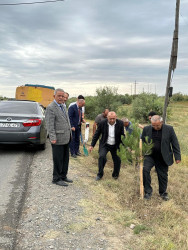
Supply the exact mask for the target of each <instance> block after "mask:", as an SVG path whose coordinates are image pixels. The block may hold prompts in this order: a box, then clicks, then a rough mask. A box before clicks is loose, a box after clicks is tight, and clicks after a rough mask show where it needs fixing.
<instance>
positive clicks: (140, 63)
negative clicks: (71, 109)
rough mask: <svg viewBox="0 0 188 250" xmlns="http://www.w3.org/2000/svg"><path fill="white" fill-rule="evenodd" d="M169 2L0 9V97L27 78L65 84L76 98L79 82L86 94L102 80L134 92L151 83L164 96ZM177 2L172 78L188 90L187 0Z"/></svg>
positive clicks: (107, 0)
mask: <svg viewBox="0 0 188 250" xmlns="http://www.w3.org/2000/svg"><path fill="white" fill-rule="evenodd" d="M25 1H28V2H30V0H25ZM7 2H11V1H10V0H7ZM14 2H20V1H19V0H14ZM175 7H176V6H175V1H174V3H171V4H169V0H163V1H156V0H142V1H140V0H135V1H132V0H127V1H125V0H116V1H114V0H113V1H112V0H102V1H101V0H95V1H88V0H79V1H78V0H65V1H64V2H57V3H53V4H50V3H49V4H35V5H30V6H28V5H27V6H26V5H21V6H14V7H13V6H11V7H0V32H1V36H0V44H1V48H0V95H4V96H6V95H7V96H10V97H12V96H14V92H15V89H16V87H17V86H19V85H24V84H27V83H32V84H35V83H36V84H46V85H50V86H51V85H53V86H55V87H58V86H59V85H61V84H62V83H63V84H64V86H65V87H64V88H67V89H68V92H69V93H70V95H75V96H76V95H77V93H78V92H79V88H80V86H81V87H82V89H83V90H84V91H85V95H90V94H94V93H95V89H96V87H97V86H104V85H106V84H109V85H117V86H119V88H120V89H122V90H123V91H128V90H129V92H130V89H131V87H130V86H131V84H133V83H134V81H135V80H136V81H138V82H139V84H138V85H140V87H138V89H139V88H140V91H141V90H142V89H143V88H144V86H148V85H151V86H156V88H155V87H153V91H154V90H156V91H157V93H158V94H160V95H161V94H163V95H164V93H165V88H166V87H165V84H166V79H167V74H168V67H169V61H170V52H171V45H172V36H173V31H174V20H175ZM180 7H181V8H180V13H181V14H180V31H179V51H178V63H177V69H176V71H175V73H174V79H176V78H177V83H178V86H177V85H175V86H176V87H175V89H176V90H177V91H178V92H179V91H181V92H183V93H187V88H186V86H185V82H187V72H188V63H187V57H188V50H187V40H188V29H187V26H188V19H187V17H186V15H187V12H188V1H187V0H182V1H181V6H180ZM175 77H176V78H175ZM177 83H176V84H177ZM174 84H175V83H174ZM5 86H6V87H5ZM125 86H127V87H126V88H125Z"/></svg>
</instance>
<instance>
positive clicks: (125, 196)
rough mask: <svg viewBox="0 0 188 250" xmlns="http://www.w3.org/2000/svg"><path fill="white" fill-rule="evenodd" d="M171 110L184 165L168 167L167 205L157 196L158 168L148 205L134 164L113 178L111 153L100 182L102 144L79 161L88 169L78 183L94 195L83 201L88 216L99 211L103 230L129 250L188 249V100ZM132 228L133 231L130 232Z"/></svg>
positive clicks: (171, 121) (122, 169)
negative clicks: (82, 179)
mask: <svg viewBox="0 0 188 250" xmlns="http://www.w3.org/2000/svg"><path fill="white" fill-rule="evenodd" d="M170 107H171V109H172V114H171V117H170V119H169V120H168V122H167V123H168V124H171V125H172V126H173V127H174V129H175V132H176V134H177V137H178V140H179V143H180V147H181V152H182V162H181V163H180V164H178V165H177V164H174V165H173V166H170V167H169V182H168V192H169V197H170V200H169V201H166V202H165V201H163V200H162V199H161V198H160V197H159V195H158V179H157V175H156V173H155V171H154V169H153V170H152V171H151V176H152V187H153V195H152V198H151V200H149V201H146V200H142V199H141V198H140V192H139V170H137V169H135V168H134V167H133V166H128V165H126V166H122V167H121V172H120V177H119V179H118V180H113V179H112V176H111V174H112V169H113V163H112V159H111V156H110V155H108V162H107V164H106V166H105V169H104V172H105V174H104V177H103V179H102V180H101V181H100V182H96V181H95V180H94V179H95V176H96V173H97V168H98V167H97V164H98V146H96V147H95V149H94V151H93V153H92V154H90V155H89V156H88V157H81V158H79V161H80V165H79V168H78V169H77V171H84V170H85V171H87V176H86V177H85V178H84V181H80V183H79V185H84V186H86V187H87V188H88V189H89V190H90V191H91V192H92V194H93V195H92V198H91V199H89V200H90V201H89V202H88V201H85V202H84V203H83V202H82V206H83V207H84V211H85V216H86V218H88V217H92V216H94V215H96V214H97V211H100V213H101V214H102V216H103V217H104V220H105V222H106V224H105V226H109V227H110V228H111V230H113V233H114V237H115V238H117V239H118V240H121V241H122V240H124V241H125V242H126V246H127V248H126V249H134V250H137V249H138V250H142V249H157V250H158V249H161V250H163V249H165V250H166V249H169V250H171V249H172V250H176V249H181V250H184V249H185V250H186V249H188V234H187V232H188V181H187V180H188V138H187V134H188V119H187V117H188V102H184V103H175V104H170ZM90 127H91V128H92V122H91V126H90ZM91 132H92V131H90V134H92V133H91ZM90 140H91V138H90ZM85 166H87V170H86V167H85ZM83 216H84V215H83ZM85 223H86V224H87V221H85ZM131 224H134V225H135V227H134V229H132V231H131V233H130V230H131V229H130V228H129V227H130V225H131ZM123 230H128V231H126V232H127V234H125V236H124V239H122V238H121V237H122V236H121V237H120V235H121V233H122V232H123ZM107 236H108V233H107ZM109 237H110V236H109ZM111 240H112V239H111ZM114 241H115V240H114ZM114 244H115V243H114ZM119 249H122V250H123V249H124V248H123V247H119Z"/></svg>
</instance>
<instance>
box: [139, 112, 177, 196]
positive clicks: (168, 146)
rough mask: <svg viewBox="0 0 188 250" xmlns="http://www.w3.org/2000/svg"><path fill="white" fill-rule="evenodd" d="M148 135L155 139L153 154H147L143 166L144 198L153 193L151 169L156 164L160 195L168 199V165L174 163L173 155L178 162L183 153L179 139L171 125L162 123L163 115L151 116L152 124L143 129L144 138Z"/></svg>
mask: <svg viewBox="0 0 188 250" xmlns="http://www.w3.org/2000/svg"><path fill="white" fill-rule="evenodd" d="M146 136H148V138H149V140H151V139H152V141H153V144H154V146H153V150H152V154H151V155H148V156H145V159H144V168H143V180H144V192H145V196H144V198H145V199H147V200H149V199H150V198H151V195H152V187H151V176H150V171H151V169H152V167H153V166H155V169H156V172H157V175H158V181H159V195H160V196H161V198H162V199H163V200H168V194H167V192H166V190H167V183H168V166H170V165H172V164H173V155H174V158H175V161H176V163H177V164H178V163H180V161H181V154H180V147H179V143H178V139H177V137H176V134H175V132H174V129H173V127H172V126H170V125H166V124H163V123H162V117H160V116H158V115H154V116H152V118H151V125H150V126H146V127H144V129H143V133H142V140H143V141H144V142H145V138H146Z"/></svg>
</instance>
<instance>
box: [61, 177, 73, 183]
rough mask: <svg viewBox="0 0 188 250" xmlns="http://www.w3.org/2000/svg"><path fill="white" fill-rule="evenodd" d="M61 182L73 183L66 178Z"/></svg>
mask: <svg viewBox="0 0 188 250" xmlns="http://www.w3.org/2000/svg"><path fill="white" fill-rule="evenodd" d="M63 181H64V182H68V183H73V180H71V179H69V178H67V177H66V178H65V179H63Z"/></svg>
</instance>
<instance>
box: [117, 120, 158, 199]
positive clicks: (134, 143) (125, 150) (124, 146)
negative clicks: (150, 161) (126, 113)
mask: <svg viewBox="0 0 188 250" xmlns="http://www.w3.org/2000/svg"><path fill="white" fill-rule="evenodd" d="M132 128H133V131H132V133H131V134H129V133H127V134H126V136H125V137H123V136H122V143H121V144H120V149H119V150H118V152H117V154H118V156H119V157H120V158H121V161H122V162H123V163H124V164H128V165H133V166H134V167H135V169H136V166H140V189H142V192H141V197H142V198H143V179H142V171H143V159H144V156H146V155H150V154H151V152H152V147H153V143H152V141H150V142H149V141H148V138H147V137H146V138H145V141H146V142H144V143H142V141H141V139H140V135H141V131H140V128H139V127H138V124H135V123H133V124H132Z"/></svg>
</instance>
